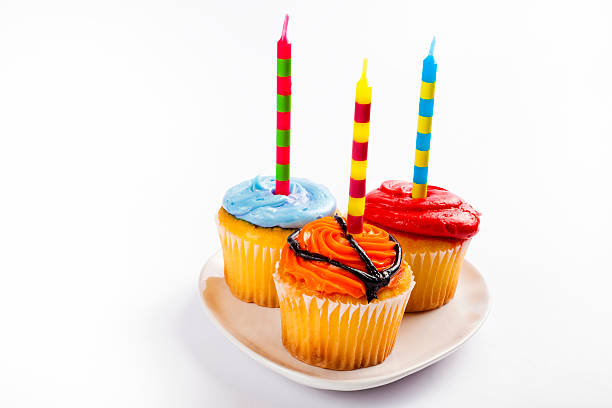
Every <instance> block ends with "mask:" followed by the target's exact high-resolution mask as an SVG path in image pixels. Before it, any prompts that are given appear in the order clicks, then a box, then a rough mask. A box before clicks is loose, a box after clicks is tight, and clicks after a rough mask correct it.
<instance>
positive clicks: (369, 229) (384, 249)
mask: <svg viewBox="0 0 612 408" xmlns="http://www.w3.org/2000/svg"><path fill="white" fill-rule="evenodd" d="M353 238H354V239H355V241H357V243H358V244H359V246H360V247H361V248H363V250H364V251H365V252H366V254H367V255H368V257H369V258H370V259H371V260H372V263H373V264H374V265H375V266H376V268H377V269H378V270H379V271H381V270H384V269H386V268H388V267H390V266H391V265H393V262H394V261H395V257H396V252H395V248H394V246H395V243H394V242H393V241H391V240H389V234H388V233H387V232H385V231H384V230H382V229H380V228H378V227H375V226H374V225H371V224H364V225H363V232H362V233H361V234H354V235H353ZM296 239H297V241H298V243H299V244H300V247H301V248H302V249H305V250H307V251H310V252H314V253H318V254H321V255H323V256H326V257H328V258H331V259H333V260H336V261H338V262H341V263H343V264H345V265H348V266H351V267H353V268H356V269H359V270H362V271H367V269H366V266H365V263H364V262H363V261H362V260H361V258H360V257H359V254H358V253H357V251H355V249H354V248H353V247H352V246H351V244H350V243H349V241H348V240H347V239H346V238H345V237H344V234H343V232H342V228H341V227H340V225H339V224H338V222H337V221H336V220H335V219H334V218H333V217H325V218H320V219H318V220H316V221H313V222H310V223H308V224H306V225H305V226H304V227H303V228H302V230H301V231H300V233H299V234H298V236H297V238H296ZM281 264H282V266H283V271H284V273H286V274H288V275H291V276H293V278H295V279H296V280H298V281H302V282H304V283H305V284H306V286H307V287H309V288H310V289H312V290H317V291H320V292H323V293H325V294H328V295H331V294H335V293H337V294H343V295H350V296H353V297H355V298H360V297H363V296H365V295H366V288H365V285H364V284H363V282H361V280H359V278H357V277H356V276H355V275H353V274H352V273H350V272H349V271H346V270H344V269H342V268H339V267H337V266H334V265H331V264H329V263H327V262H320V261H310V260H307V259H304V258H301V257H299V256H297V255H296V254H295V253H294V252H293V251H292V250H291V249H289V248H287V250H286V251H283V257H282V260H281ZM404 269H405V268H404V267H402V268H401V269H400V271H398V272H397V273H396V274H395V275H393V277H392V278H391V281H390V282H389V285H388V286H387V287H389V288H393V287H395V286H396V285H397V283H398V281H399V279H398V278H399V276H400V275H401V274H402V272H403V271H404Z"/></svg>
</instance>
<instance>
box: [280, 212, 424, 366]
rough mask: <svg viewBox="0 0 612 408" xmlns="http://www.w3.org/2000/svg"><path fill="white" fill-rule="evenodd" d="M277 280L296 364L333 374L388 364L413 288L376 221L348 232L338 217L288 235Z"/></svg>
mask: <svg viewBox="0 0 612 408" xmlns="http://www.w3.org/2000/svg"><path fill="white" fill-rule="evenodd" d="M274 281H275V283H276V289H277V292H278V297H279V302H280V310H281V326H282V336H283V337H282V341H283V345H284V346H285V348H286V349H287V350H288V351H289V352H290V353H291V354H292V355H293V356H294V357H296V358H297V359H299V360H301V361H303V362H305V363H307V364H310V365H315V366H319V367H323V368H329V369H333V370H353V369H356V368H361V367H368V366H373V365H376V364H380V363H382V362H383V360H384V359H385V358H386V357H387V356H388V355H389V353H390V352H391V350H392V349H393V345H394V344H395V338H396V335H397V331H398V328H399V325H400V323H401V320H402V317H403V314H404V309H405V307H406V302H407V301H408V297H409V296H410V292H411V290H412V287H413V286H414V280H413V278H412V272H411V270H410V267H409V266H408V264H407V263H406V262H404V261H402V252H401V248H400V246H399V244H398V242H397V241H396V240H395V239H394V238H393V237H392V236H391V235H389V234H388V233H387V232H385V231H384V230H382V229H381V228H378V227H375V226H373V225H370V224H364V226H363V232H362V233H361V234H355V235H350V234H347V231H346V223H345V221H344V219H343V218H341V217H340V216H338V215H335V216H334V217H325V218H321V219H320V220H317V221H313V222H311V223H309V224H306V225H305V226H304V227H303V228H301V229H300V230H298V231H296V232H294V233H293V234H291V235H290V236H289V238H288V244H287V245H286V246H285V249H284V252H283V254H282V256H281V262H280V264H279V267H278V271H277V272H276V273H275V274H274Z"/></svg>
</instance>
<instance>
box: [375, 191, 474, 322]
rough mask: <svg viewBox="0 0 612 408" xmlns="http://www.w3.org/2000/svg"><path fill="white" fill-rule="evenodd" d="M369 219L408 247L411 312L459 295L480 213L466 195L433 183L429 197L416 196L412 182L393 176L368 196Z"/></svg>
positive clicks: (407, 309)
mask: <svg viewBox="0 0 612 408" xmlns="http://www.w3.org/2000/svg"><path fill="white" fill-rule="evenodd" d="M364 218H365V220H366V221H367V222H370V223H372V224H374V225H378V226H380V227H381V228H385V229H387V231H389V232H390V233H392V234H393V236H394V237H395V238H397V240H398V241H399V243H400V244H401V246H402V250H403V254H404V259H405V260H406V261H407V262H408V263H409V264H410V267H411V268H412V271H413V272H414V279H415V281H416V287H415V289H414V292H413V293H412V295H411V296H410V301H409V302H408V306H407V307H406V311H407V312H421V311H425V310H431V309H435V308H438V307H440V306H442V305H445V304H446V303H448V302H450V300H451V299H452V298H453V296H454V295H455V289H456V288H457V282H458V279H459V272H460V271H461V265H462V264H463V259H464V258H465V253H466V252H467V248H468V245H469V243H470V240H471V239H472V237H473V236H474V235H476V233H477V232H478V227H479V225H480V213H479V212H478V211H476V210H474V209H473V208H472V207H471V206H470V205H469V204H468V203H467V202H465V201H464V200H463V199H461V198H460V197H458V196H456V195H455V194H453V193H451V192H450V191H448V190H445V189H443V188H440V187H436V186H431V185H429V186H427V197H426V198H412V183H410V182H407V181H399V180H388V181H385V182H384V183H382V184H381V186H380V188H377V189H376V190H374V191H371V192H369V193H368V194H367V195H366V201H365V213H364Z"/></svg>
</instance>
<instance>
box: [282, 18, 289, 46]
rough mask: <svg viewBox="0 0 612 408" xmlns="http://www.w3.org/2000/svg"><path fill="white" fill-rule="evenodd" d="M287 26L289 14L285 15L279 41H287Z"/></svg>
mask: <svg viewBox="0 0 612 408" xmlns="http://www.w3.org/2000/svg"><path fill="white" fill-rule="evenodd" d="M288 24H289V14H285V22H284V23H283V33H282V34H281V40H285V41H286V40H287V25H288Z"/></svg>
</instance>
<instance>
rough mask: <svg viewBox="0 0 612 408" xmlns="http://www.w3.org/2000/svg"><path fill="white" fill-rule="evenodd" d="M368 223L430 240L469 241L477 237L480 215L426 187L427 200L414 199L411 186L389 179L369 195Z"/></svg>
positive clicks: (440, 190) (448, 194)
mask: <svg viewBox="0 0 612 408" xmlns="http://www.w3.org/2000/svg"><path fill="white" fill-rule="evenodd" d="M364 217H365V219H366V221H368V222H370V223H373V224H377V225H380V226H382V227H387V228H392V229H395V230H398V231H402V232H409V233H411V234H416V235H425V236H430V237H445V238H459V239H468V238H471V237H473V236H474V235H476V233H477V232H478V226H479V224H480V213H479V212H478V211H476V210H474V209H473V208H472V206H470V205H469V204H468V203H466V202H465V201H463V200H462V199H461V198H460V197H458V196H456V195H455V194H453V193H451V192H450V191H447V190H445V189H443V188H440V187H436V186H431V185H428V186H427V198H415V199H413V198H412V183H410V182H408V181H401V180H387V181H385V182H384V183H382V184H381V185H380V188H377V189H376V190H374V191H370V192H369V193H368V195H366V205H365V214H364Z"/></svg>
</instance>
